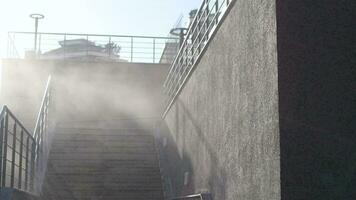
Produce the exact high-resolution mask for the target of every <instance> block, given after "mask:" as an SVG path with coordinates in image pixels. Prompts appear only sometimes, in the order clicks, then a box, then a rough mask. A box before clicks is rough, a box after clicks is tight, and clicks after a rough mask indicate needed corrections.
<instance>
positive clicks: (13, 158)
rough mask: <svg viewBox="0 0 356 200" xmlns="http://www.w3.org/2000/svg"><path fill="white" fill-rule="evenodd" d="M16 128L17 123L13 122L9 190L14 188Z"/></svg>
mask: <svg viewBox="0 0 356 200" xmlns="http://www.w3.org/2000/svg"><path fill="white" fill-rule="evenodd" d="M16 127H17V122H16V121H15V122H14V127H13V133H12V134H13V135H12V160H11V184H10V186H11V188H13V187H14V183H15V165H16V139H17V138H16V137H17V132H16Z"/></svg>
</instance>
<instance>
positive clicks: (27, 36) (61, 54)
mask: <svg viewBox="0 0 356 200" xmlns="http://www.w3.org/2000/svg"><path fill="white" fill-rule="evenodd" d="M35 37H36V36H35V33H33V32H9V33H8V47H7V57H8V58H36V59H47V60H63V59H66V60H89V61H93V60H94V61H95V60H100V61H111V62H135V63H165V62H166V63H171V62H172V59H171V60H167V59H165V58H167V57H173V58H174V57H175V55H176V54H177V52H178V49H176V50H173V51H172V49H171V47H172V44H178V43H179V41H178V39H177V38H173V37H147V36H128V35H97V34H73V33H38V34H37V45H36V46H37V49H34V40H35V39H34V38H35ZM175 46H176V47H178V46H177V45H175ZM171 54H172V55H171Z"/></svg>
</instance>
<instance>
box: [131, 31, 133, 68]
mask: <svg viewBox="0 0 356 200" xmlns="http://www.w3.org/2000/svg"><path fill="white" fill-rule="evenodd" d="M132 61H133V37H131V62H132Z"/></svg>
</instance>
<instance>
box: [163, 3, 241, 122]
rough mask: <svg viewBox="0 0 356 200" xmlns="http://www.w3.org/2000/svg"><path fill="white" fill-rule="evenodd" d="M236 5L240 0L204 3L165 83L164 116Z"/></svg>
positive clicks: (190, 27)
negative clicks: (224, 19)
mask: <svg viewBox="0 0 356 200" xmlns="http://www.w3.org/2000/svg"><path fill="white" fill-rule="evenodd" d="M234 2H236V0H204V1H203V3H202V5H201V6H200V8H199V9H198V11H197V13H196V15H195V18H194V20H193V21H192V22H191V24H190V26H189V30H188V32H187V35H186V36H185V39H184V42H183V43H182V46H181V48H180V50H179V52H178V54H177V56H176V57H175V60H174V61H173V64H172V66H171V68H170V70H169V73H168V75H167V78H166V80H165V82H164V86H163V87H164V93H165V94H166V95H167V100H166V110H165V112H164V114H163V117H164V116H165V115H166V113H167V112H168V110H169V108H170V107H171V105H172V103H173V102H174V99H175V98H176V96H177V95H178V94H179V92H180V90H181V88H182V87H183V85H184V84H185V82H186V80H187V78H188V77H189V75H190V73H191V72H192V69H193V68H194V67H195V65H196V64H197V62H198V61H199V59H200V57H201V54H202V53H203V52H204V51H205V49H206V47H207V44H208V43H209V42H210V39H211V38H212V37H213V35H214V34H215V32H216V30H217V28H218V27H219V25H220V24H221V22H222V21H223V20H222V19H223V18H224V17H225V16H226V14H227V13H228V12H227V11H229V10H230V9H231V7H232V5H233V3H234Z"/></svg>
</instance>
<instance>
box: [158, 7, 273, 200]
mask: <svg viewBox="0 0 356 200" xmlns="http://www.w3.org/2000/svg"><path fill="white" fill-rule="evenodd" d="M275 16H276V13H275V1H273V0H266V1H255V0H238V1H237V2H236V4H235V5H234V7H233V8H232V10H231V11H230V13H229V15H228V16H227V18H226V19H225V21H224V22H223V24H222V26H221V27H220V29H219V30H218V32H217V34H216V35H215V37H214V38H213V40H212V42H211V43H210V44H209V46H208V50H207V51H206V52H205V54H204V55H203V58H202V59H201V61H200V63H199V64H198V65H197V67H196V69H195V71H194V72H193V74H192V76H191V77H190V79H189V81H188V82H187V84H186V85H185V88H184V89H183V90H182V92H181V93H180V95H179V97H178V98H177V100H176V101H175V103H174V105H173V106H172V108H171V109H170V111H169V112H168V115H167V116H166V118H165V122H166V124H167V126H168V129H169V131H170V135H171V138H172V140H173V142H170V141H168V142H167V144H168V147H166V148H167V149H169V151H167V152H171V156H170V158H171V159H169V158H168V161H167V162H168V165H169V163H171V166H175V167H176V169H177V170H178V171H180V173H175V175H174V176H172V177H170V179H171V182H172V185H173V190H174V191H173V193H174V195H183V194H187V193H195V192H201V191H209V192H212V193H213V196H214V199H217V200H237V199H239V200H247V199H248V200H257V199H258V200H260V199H266V200H267V199H268V200H270V199H280V162H279V154H280V150H279V123H278V90H277V89H278V80H277V44H276V18H275ZM162 132H163V134H164V133H165V131H164V130H162ZM166 137H167V138H168V140H169V138H170V136H166ZM169 145H176V146H171V147H169ZM172 155H173V156H172ZM172 163H176V164H172ZM186 172H189V176H186V177H188V179H189V181H188V182H186V184H184V178H183V177H182V176H184V174H186ZM177 176H181V177H177ZM182 180H183V181H182Z"/></svg>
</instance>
